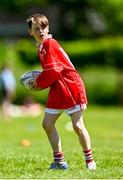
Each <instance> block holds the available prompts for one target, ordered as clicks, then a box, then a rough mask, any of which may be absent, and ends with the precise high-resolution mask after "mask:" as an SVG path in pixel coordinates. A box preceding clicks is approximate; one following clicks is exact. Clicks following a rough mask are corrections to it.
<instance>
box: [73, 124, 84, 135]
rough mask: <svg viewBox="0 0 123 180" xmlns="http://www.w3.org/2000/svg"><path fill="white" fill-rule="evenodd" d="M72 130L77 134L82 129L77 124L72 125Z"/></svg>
mask: <svg viewBox="0 0 123 180" xmlns="http://www.w3.org/2000/svg"><path fill="white" fill-rule="evenodd" d="M73 129H74V131H75V132H76V133H77V134H80V133H81V132H82V128H81V127H80V126H79V125H78V124H73Z"/></svg>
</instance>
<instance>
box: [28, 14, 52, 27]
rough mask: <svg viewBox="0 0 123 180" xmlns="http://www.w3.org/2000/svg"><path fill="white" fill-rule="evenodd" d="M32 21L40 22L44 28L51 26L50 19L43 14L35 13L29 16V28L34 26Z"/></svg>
mask: <svg viewBox="0 0 123 180" xmlns="http://www.w3.org/2000/svg"><path fill="white" fill-rule="evenodd" d="M32 23H34V24H40V25H41V27H42V28H43V29H44V28H46V27H47V26H49V21H48V19H47V18H46V16H44V15H43V14H34V15H31V16H29V18H28V19H27V25H28V27H29V29H31V28H32Z"/></svg>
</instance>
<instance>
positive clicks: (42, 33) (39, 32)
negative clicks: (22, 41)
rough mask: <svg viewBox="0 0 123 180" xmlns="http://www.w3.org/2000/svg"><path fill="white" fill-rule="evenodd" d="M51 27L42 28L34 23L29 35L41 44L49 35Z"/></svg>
mask: <svg viewBox="0 0 123 180" xmlns="http://www.w3.org/2000/svg"><path fill="white" fill-rule="evenodd" d="M48 32H49V27H48V26H46V27H45V28H42V27H41V25H40V24H34V23H32V27H31V29H29V33H30V34H31V35H32V36H33V37H34V38H35V39H36V41H37V42H38V43H41V42H42V41H43V39H45V37H46V36H47V35H48Z"/></svg>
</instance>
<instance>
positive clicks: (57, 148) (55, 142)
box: [42, 113, 68, 169]
mask: <svg viewBox="0 0 123 180" xmlns="http://www.w3.org/2000/svg"><path fill="white" fill-rule="evenodd" d="M60 115H61V114H49V113H45V117H44V120H43V123H42V125H43V128H44V130H45V132H46V134H47V136H48V139H49V141H50V144H51V147H52V150H53V156H54V163H52V164H51V166H50V169H67V168H68V165H67V163H66V162H64V153H63V152H62V147H61V140H60V137H59V135H58V132H57V130H56V127H55V123H56V121H57V119H58V118H59V116H60Z"/></svg>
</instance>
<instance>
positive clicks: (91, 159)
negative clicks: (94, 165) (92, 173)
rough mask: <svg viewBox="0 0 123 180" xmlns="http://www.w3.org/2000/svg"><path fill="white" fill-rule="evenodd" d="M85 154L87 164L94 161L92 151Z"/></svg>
mask: <svg viewBox="0 0 123 180" xmlns="http://www.w3.org/2000/svg"><path fill="white" fill-rule="evenodd" d="M84 154H85V160H86V163H87V164H88V163H90V162H92V161H93V154H92V150H91V149H89V150H85V151H84Z"/></svg>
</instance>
